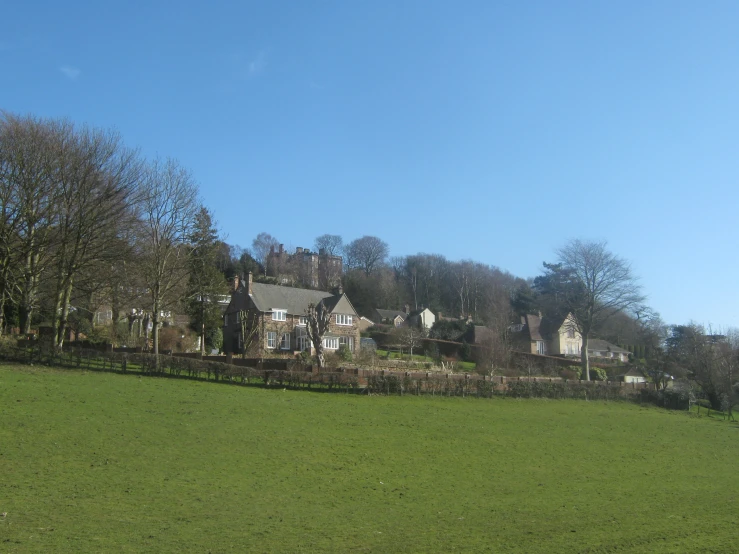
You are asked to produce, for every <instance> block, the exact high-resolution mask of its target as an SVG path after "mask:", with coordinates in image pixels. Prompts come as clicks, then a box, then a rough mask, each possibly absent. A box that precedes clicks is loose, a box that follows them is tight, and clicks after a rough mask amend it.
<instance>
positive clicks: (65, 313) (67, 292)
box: [56, 278, 72, 350]
mask: <svg viewBox="0 0 739 554" xmlns="http://www.w3.org/2000/svg"><path fill="white" fill-rule="evenodd" d="M71 298H72V279H71V278H70V279H69V281H68V283H67V285H66V287H65V288H64V291H63V293H62V306H61V308H62V313H61V315H60V316H59V334H58V335H57V343H56V348H57V350H61V349H62V346H63V345H64V335H65V333H66V331H67V320H68V319H69V302H70V300H71Z"/></svg>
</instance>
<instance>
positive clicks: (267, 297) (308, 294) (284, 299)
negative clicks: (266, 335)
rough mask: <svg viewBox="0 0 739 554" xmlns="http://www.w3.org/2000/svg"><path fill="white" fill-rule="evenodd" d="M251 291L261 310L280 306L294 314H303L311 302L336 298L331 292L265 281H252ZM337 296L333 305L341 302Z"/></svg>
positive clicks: (255, 303) (256, 304) (267, 310)
mask: <svg viewBox="0 0 739 554" xmlns="http://www.w3.org/2000/svg"><path fill="white" fill-rule="evenodd" d="M251 292H252V294H251V299H252V301H253V302H254V305H255V306H256V307H257V309H258V310H259V311H260V312H269V311H272V310H273V309H274V308H278V309H281V310H287V313H289V314H292V315H303V314H304V313H305V312H306V310H307V309H308V307H309V306H310V305H311V304H314V305H317V304H318V303H319V302H321V301H323V300H328V299H330V298H331V299H333V298H334V295H332V294H331V293H330V292H323V291H320V290H309V289H296V288H293V287H282V286H280V285H267V284H265V283H252V285H251ZM335 298H336V300H335V301H334V302H333V305H332V307H333V306H335V305H336V304H337V303H339V301H340V299H341V297H338V296H337V297H335ZM331 311H333V310H331ZM350 313H351V312H350Z"/></svg>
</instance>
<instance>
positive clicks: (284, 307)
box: [223, 273, 359, 356]
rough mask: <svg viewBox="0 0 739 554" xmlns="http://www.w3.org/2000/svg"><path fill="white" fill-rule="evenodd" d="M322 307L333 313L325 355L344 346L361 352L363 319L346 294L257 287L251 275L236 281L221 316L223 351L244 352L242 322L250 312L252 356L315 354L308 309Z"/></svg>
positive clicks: (271, 286) (326, 340) (326, 336)
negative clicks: (360, 341)
mask: <svg viewBox="0 0 739 554" xmlns="http://www.w3.org/2000/svg"><path fill="white" fill-rule="evenodd" d="M311 304H313V305H315V306H317V305H319V304H323V306H325V307H326V308H328V310H329V312H330V313H331V324H330V326H329V329H328V332H327V333H326V335H325V336H324V337H323V346H324V348H325V350H326V351H328V352H331V351H335V350H338V349H339V347H340V346H342V345H345V346H347V347H348V348H349V350H350V351H352V352H356V351H358V350H359V316H358V314H357V312H356V310H355V309H354V306H352V304H351V302H350V301H349V298H348V297H347V296H346V294H331V293H329V292H323V291H318V290H309V289H299V288H293V287H284V286H281V285H268V284H264V283H254V282H253V280H252V274H251V273H249V274H248V277H247V278H246V279H245V280H243V281H242V280H240V279H238V278H236V279H234V284H233V288H232V291H231V302H230V303H229V304H228V307H227V308H226V311H225V313H224V315H223V349H224V351H225V352H226V353H241V352H242V351H243V344H242V325H241V324H242V322H241V319H240V317H241V316H240V312H242V311H243V312H246V314H247V317H248V321H247V328H248V329H250V330H252V331H254V333H255V334H254V339H253V341H252V345H251V349H252V350H253V354H254V355H258V356H262V355H264V354H265V353H268V352H271V353H276V354H279V353H282V354H289V355H294V354H295V353H297V352H301V351H309V352H313V345H312V344H311V341H310V339H309V338H308V335H307V332H306V324H307V317H306V312H307V311H308V308H309V306H310V305H311Z"/></svg>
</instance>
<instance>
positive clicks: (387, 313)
mask: <svg viewBox="0 0 739 554" xmlns="http://www.w3.org/2000/svg"><path fill="white" fill-rule="evenodd" d="M375 311H376V312H377V313H378V314H380V317H382V319H395V318H396V317H398V316H400V317H401V318H402V319H403V321H405V318H406V317H408V314H407V313H405V312H401V311H400V310H379V309H378V310H375Z"/></svg>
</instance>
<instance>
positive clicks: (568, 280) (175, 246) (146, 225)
mask: <svg viewBox="0 0 739 554" xmlns="http://www.w3.org/2000/svg"><path fill="white" fill-rule="evenodd" d="M279 245H280V242H279V240H278V239H277V238H275V237H273V236H272V235H270V234H268V233H266V232H263V233H260V234H259V235H258V236H257V237H255V238H254V240H253V241H252V244H251V245H250V247H249V248H242V247H239V246H237V245H230V244H228V243H226V242H225V241H224V240H223V239H222V238H221V237H220V236H219V234H218V231H217V229H216V226H215V222H214V217H213V214H212V213H211V212H210V211H209V210H208V209H207V208H205V207H204V206H203V204H202V202H201V200H200V198H199V192H198V185H197V183H196V182H195V179H194V177H193V176H192V174H191V172H190V171H189V170H188V169H187V168H185V167H184V166H183V165H181V164H180V163H179V162H178V161H176V160H173V159H153V160H147V159H144V158H143V157H142V156H141V154H140V153H139V152H138V151H137V150H136V149H132V148H130V147H128V146H126V145H125V144H124V142H123V140H122V138H121V136H120V135H119V134H118V133H117V132H115V131H112V130H106V129H98V128H93V127H89V126H84V125H76V124H74V123H73V122H71V121H69V120H66V119H50V118H40V117H35V116H18V115H15V114H11V113H7V112H2V114H0V333H2V332H5V331H6V329H7V328H9V327H17V328H18V330H19V331H20V333H21V334H27V333H29V332H30V331H31V327H32V325H34V326H37V325H39V324H43V325H45V326H46V327H47V328H49V329H50V336H51V338H52V342H53V345H54V346H55V347H56V348H61V347H62V345H63V343H64V341H65V338H66V337H67V336H69V332H70V330H71V331H74V332H79V331H82V332H85V331H90V330H91V329H92V327H93V323H94V321H93V317H94V315H95V313H96V311H97V309H98V308H99V307H100V306H102V305H108V306H110V312H111V313H110V318H109V319H110V321H111V322H113V326H112V327H113V335H114V336H113V339H114V340H115V339H116V338H117V337H115V335H116V334H117V333H119V332H120V326H119V325H118V323H119V322H124V321H125V322H126V323H127V333H125V334H126V335H127V337H126V338H130V336H131V335H135V334H137V335H141V336H142V337H147V336H149V334H151V339H152V348H153V350H154V351H155V352H158V351H159V330H160V328H161V327H162V323H163V320H164V319H168V318H169V317H170V316H171V314H172V313H186V314H188V315H189V320H190V326H191V327H192V329H193V330H195V331H196V332H197V333H198V335H199V336H200V339H201V340H200V346H201V349H202V350H203V351H204V350H205V348H206V346H208V347H216V348H217V347H218V343H219V339H218V334H219V332H220V327H221V316H220V314H221V312H220V306H219V302H221V301H222V300H223V297H224V295H225V294H226V293H227V282H228V281H229V280H230V279H231V278H233V277H234V276H236V275H241V274H245V273H247V272H252V273H253V274H254V275H255V278H257V279H261V280H264V281H266V282H278V281H277V280H276V276H274V275H268V273H270V272H269V267H268V261H269V256H270V253H271V252H273V251H274V249H275V248H276V247H279ZM313 247H314V249H315V251H316V252H322V253H324V254H325V255H329V256H338V257H340V258H341V260H342V262H343V272H342V274H341V275H340V276H338V278H339V280H340V283H341V286H342V288H343V290H344V291H345V292H346V293H347V294H348V295H349V297H350V298H351V300H352V302H353V304H354V306H355V308H356V309H357V311H358V312H359V313H360V314H361V315H366V316H369V317H371V316H372V314H373V312H374V310H375V309H377V308H385V309H401V308H403V307H404V306H406V305H407V306H408V307H409V308H410V309H420V308H424V307H425V308H429V309H430V310H431V311H432V312H434V313H435V314H439V313H443V314H444V315H445V316H447V317H453V318H456V319H458V320H460V321H461V320H464V321H468V322H472V323H475V324H479V325H483V326H485V327H487V328H489V329H490V330H491V331H492V334H491V335H489V336H491V337H493V338H492V339H491V340H494V341H495V342H496V344H495V345H494V346H495V348H494V350H496V351H498V352H501V353H505V352H506V349H509V348H510V329H511V326H512V325H514V324H516V323H517V322H518V321H519V319H520V316H521V315H525V314H527V313H542V314H543V315H549V316H553V317H563V316H564V315H566V314H568V313H569V314H571V315H572V316H573V321H574V325H575V326H576V327H577V331H578V332H579V333H580V334H581V335H582V337H583V348H582V359H581V363H582V365H583V369H584V372H583V375H584V378H586V379H588V378H589V377H590V371H589V360H588V356H587V343H588V341H589V340H590V339H591V338H603V339H606V340H608V341H610V342H613V343H614V344H617V345H623V344H628V345H635V346H636V348H634V350H635V352H639V353H643V354H644V357H643V358H636V361H638V362H639V363H641V364H642V365H644V366H645V367H648V368H650V370H651V369H653V368H670V369H669V371H672V373H674V374H678V373H680V372H682V373H681V374H682V375H685V376H692V377H693V378H694V380H696V381H697V379H698V378H699V377H697V376H700V375H707V374H710V375H712V377H711V379H712V381H710V382H709V381H705V383H704V384H705V387H704V388H706V389H709V388H710V387H712V386H713V385H711V383H712V382H714V381H721V382H722V383H724V385H721V387H718V389H720V392H718V393H716V394H715V395H714V396H715V398H716V400H715V403H719V402H720V401H721V400H720V398H724V397H726V395H727V394H729V393H731V394H733V392H732V391H733V390H734V386H735V381H736V380H735V378H734V377H733V375H734V372H733V369H731V370H730V371H729V370H719V369H716V368H719V367H726V363H725V362H721V363H719V362H718V361H715V359H717V358H716V356H713V354H712V356H708V358H711V359H713V360H714V361H715V363H713V362H712V364H709V365H711V367H712V368H714V369H711V370H710V371H709V370H707V369H706V368H705V367H698V366H697V365H696V363H697V362H695V360H697V359H699V358H700V359H702V360H705V359H707V355H706V350H705V348H703V350H700V349H697V346H696V345H695V340H694V341H693V347H692V348H693V349H692V350H690V348H688V347H680V348H678V347H676V346H675V344H676V341H677V342H678V343H680V342H681V341H683V342H684V341H688V340H689V337H693V339H695V337H697V336H703V337H706V336H708V335H710V333H706V332H703V333H700V332H699V331H700V330H699V329H698V326H695V325H693V324H690V325H687V326H668V325H666V324H665V323H664V322H663V321H662V320H661V318H660V317H659V314H657V313H655V312H654V311H653V310H651V309H650V308H649V307H648V306H647V305H646V303H645V299H644V296H643V295H642V293H641V289H640V287H639V284H638V281H637V279H636V278H635V277H634V275H633V274H632V272H631V268H630V266H629V264H628V263H627V262H626V261H625V260H623V259H622V258H620V257H618V256H616V255H614V254H613V253H612V252H610V251H609V250H608V248H607V245H606V244H605V243H599V242H584V241H570V242H569V243H567V244H566V245H565V246H564V247H563V248H561V249H560V250H558V251H557V252H555V259H554V260H553V261H551V262H548V263H545V264H544V265H543V270H542V273H541V275H539V276H537V277H535V278H533V279H523V278H521V277H517V276H515V275H512V274H511V273H509V272H507V271H504V270H502V269H500V268H498V267H496V266H493V265H488V264H483V263H480V262H477V261H474V260H456V261H455V260H449V259H447V258H446V257H445V256H442V255H439V254H433V253H418V254H413V255H408V256H396V257H391V256H390V248H389V245H388V244H387V243H386V242H384V241H383V240H381V239H380V238H378V237H375V236H364V237H360V238H357V239H355V240H352V241H351V242H348V243H345V242H344V240H343V238H342V237H341V236H340V235H332V234H325V235H321V236H319V237H316V238H315V240H314V243H313ZM288 253H291V252H288ZM685 329H691V330H692V331H691V333H687V332H685ZM149 330H151V332H150V331H149ZM727 335H729V336H733V334H732V333H727ZM705 340H706V341H707V344H714V345H715V344H716V342H713V343H711V342H710V341H708V339H705ZM722 344H728V345H730V346H721V347H720V348H719V347H716V346H712V347H711V349H709V352H710V353H714V354H715V353H716V352H717V351H718V350H721V352H722V356H723V358H721V359H722V360H725V359H726V352H731V353H732V355H735V352H736V349H735V348H733V346H731V345H732V344H733V343H732V342H731V341H723V342H722ZM727 349H728V350H727ZM699 350H700V352H702V354H701V355H693V356H692V357H691V356H688V355H687V354H686V352H693V353H695V352H698V351H699ZM691 360H692V362H691ZM732 360H733V358H732ZM689 362H690V363H689ZM492 363H495V360H493V362H492ZM722 363H723V365H722ZM691 364H692V365H691ZM732 364H733V361H732ZM731 367H732V368H733V365H732V366H731ZM721 371H723V373H722V375H723V374H725V373H726V371H729V374H730V375H731V377H729V378H721V379H719V378H718V377H716V375H717V374H718V373H721ZM658 373H659V371H657V370H654V374H655V376H657V375H658ZM662 373H669V372H668V371H663V372H662ZM656 378H657V379H659V377H658V376H657V377H656ZM727 379H728V381H727ZM726 382H728V383H729V384H728V385H727V384H726ZM718 389H717V390H718Z"/></svg>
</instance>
